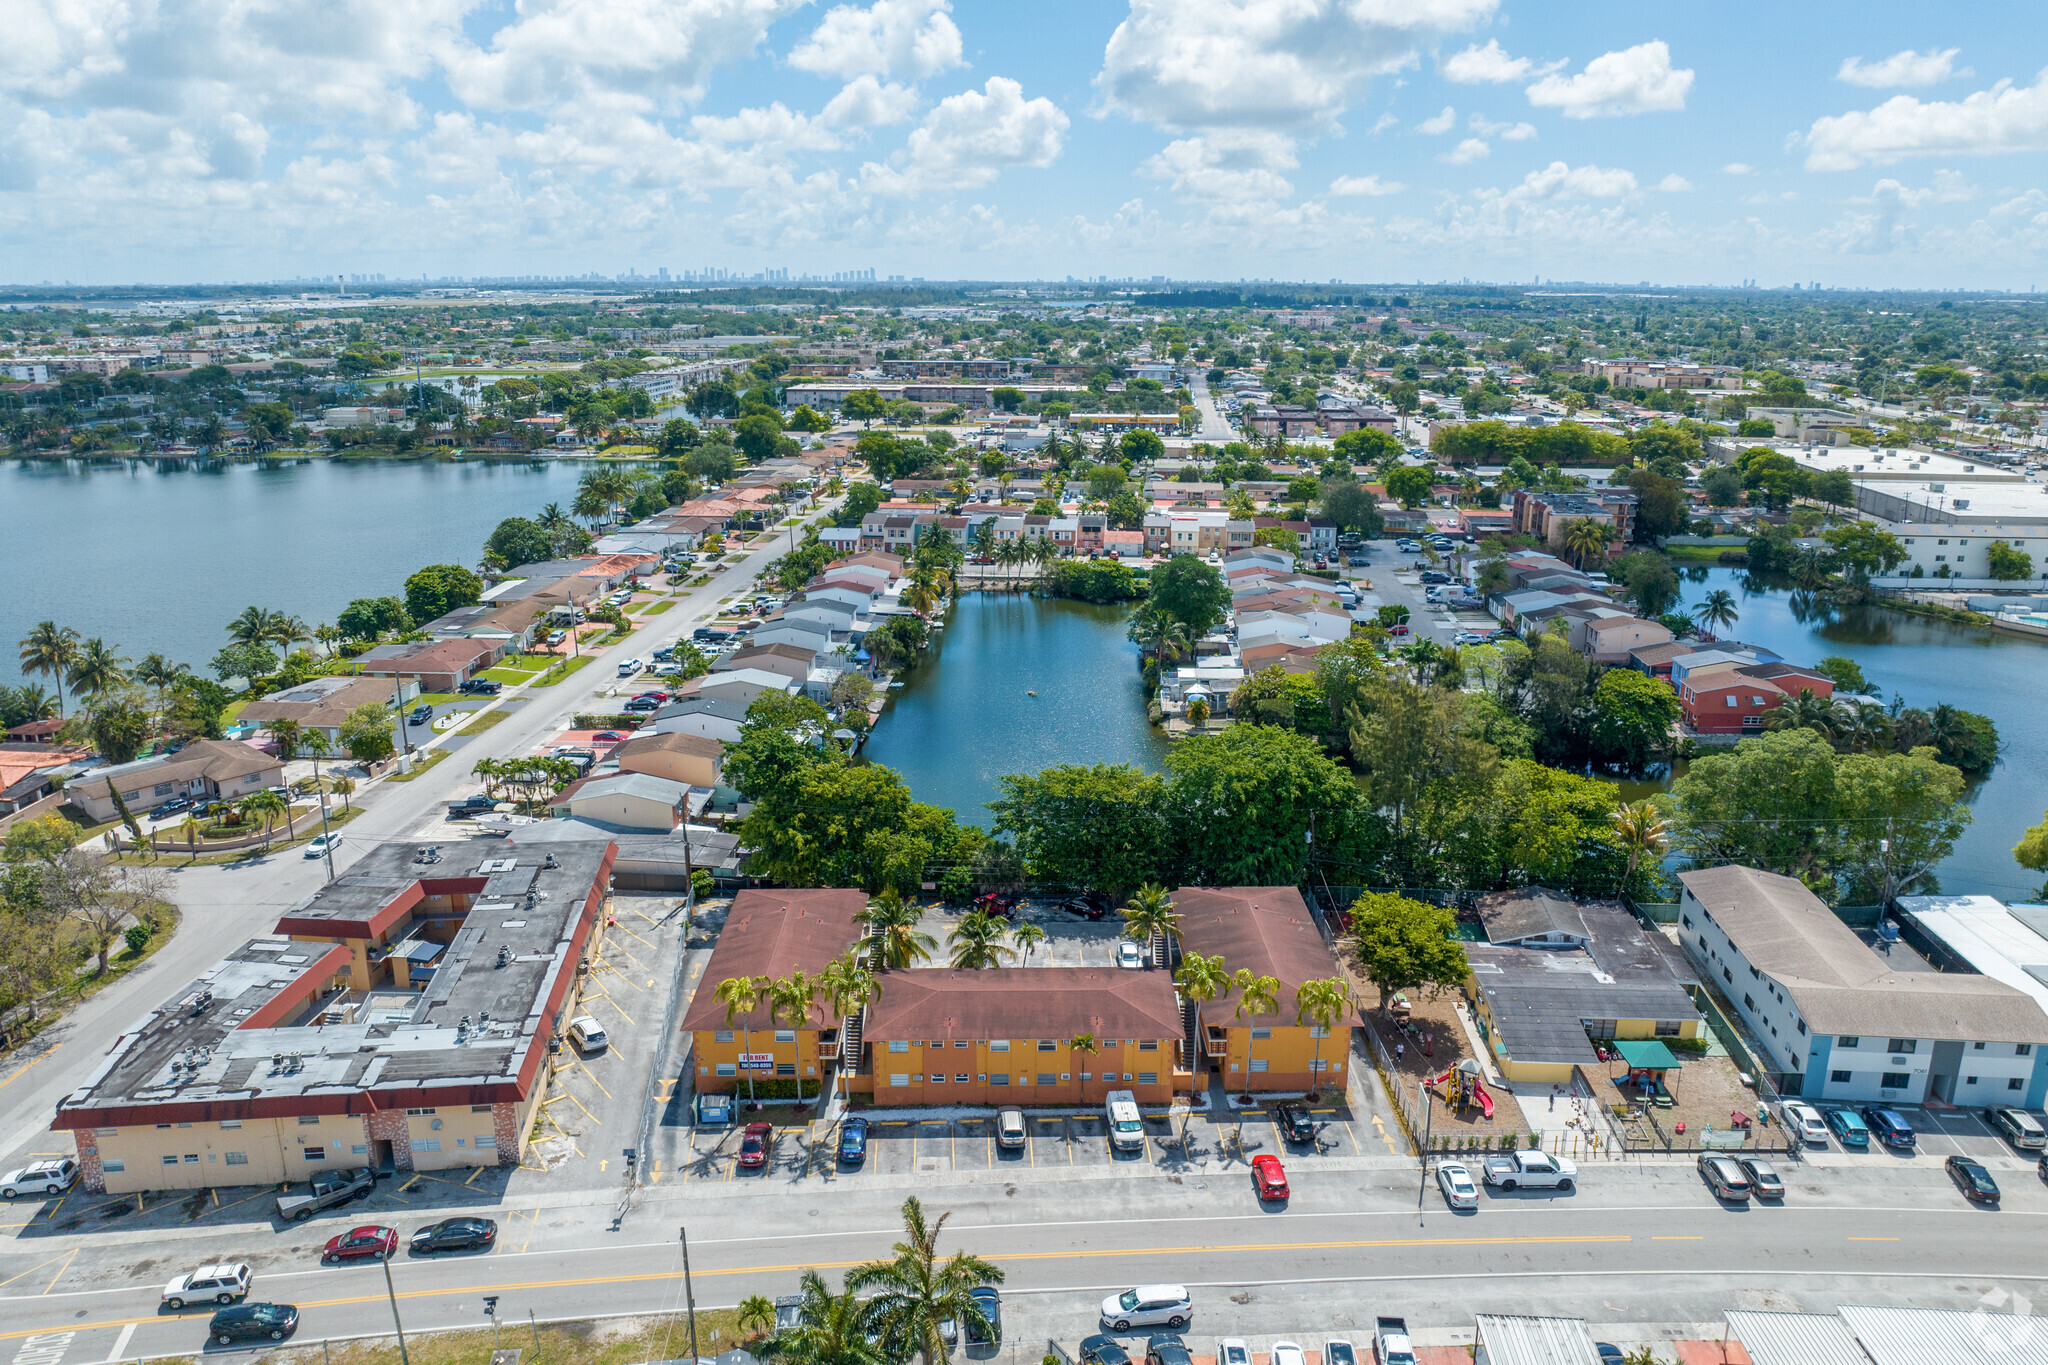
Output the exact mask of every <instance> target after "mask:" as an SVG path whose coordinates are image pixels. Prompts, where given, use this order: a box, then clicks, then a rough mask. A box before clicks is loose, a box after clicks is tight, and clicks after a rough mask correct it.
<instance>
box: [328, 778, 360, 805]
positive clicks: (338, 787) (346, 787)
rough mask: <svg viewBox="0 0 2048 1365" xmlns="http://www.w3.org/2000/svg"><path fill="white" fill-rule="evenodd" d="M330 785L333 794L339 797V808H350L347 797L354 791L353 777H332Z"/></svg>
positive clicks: (354, 781)
mask: <svg viewBox="0 0 2048 1365" xmlns="http://www.w3.org/2000/svg"><path fill="white" fill-rule="evenodd" d="M331 786H332V787H333V790H334V793H335V795H337V796H339V797H340V798H341V808H342V809H343V810H348V809H349V808H350V807H349V803H348V798H349V795H350V793H352V792H354V791H355V789H356V780H355V779H354V778H353V777H337V778H335V779H334V781H333V783H332V784H331Z"/></svg>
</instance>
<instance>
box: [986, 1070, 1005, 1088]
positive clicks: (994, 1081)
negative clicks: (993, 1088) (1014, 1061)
mask: <svg viewBox="0 0 2048 1365" xmlns="http://www.w3.org/2000/svg"><path fill="white" fill-rule="evenodd" d="M988 1083H989V1084H990V1085H1008V1084H1009V1083H1010V1077H1009V1074H1008V1073H1007V1072H1002V1071H991V1072H989V1074H988Z"/></svg>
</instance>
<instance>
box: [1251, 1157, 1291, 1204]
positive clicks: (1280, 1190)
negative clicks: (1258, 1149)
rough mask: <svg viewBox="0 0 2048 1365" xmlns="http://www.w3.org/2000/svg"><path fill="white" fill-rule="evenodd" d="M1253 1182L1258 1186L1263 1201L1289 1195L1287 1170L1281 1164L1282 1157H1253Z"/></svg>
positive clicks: (1283, 1197)
mask: <svg viewBox="0 0 2048 1365" xmlns="http://www.w3.org/2000/svg"><path fill="white" fill-rule="evenodd" d="M1252 1184H1253V1186H1254V1187H1255V1188H1257V1190H1258V1192H1259V1199H1260V1201H1261V1202H1265V1201H1269V1200H1274V1199H1285V1198H1286V1197H1287V1172H1286V1170H1285V1169H1284V1168H1283V1167H1282V1166H1281V1165H1280V1158H1279V1157H1277V1156H1271V1155H1261V1156H1255V1157H1253V1158H1252Z"/></svg>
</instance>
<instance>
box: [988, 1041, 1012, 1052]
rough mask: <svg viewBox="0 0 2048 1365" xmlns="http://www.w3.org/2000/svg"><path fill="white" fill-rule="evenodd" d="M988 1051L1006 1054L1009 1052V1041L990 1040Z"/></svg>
mask: <svg viewBox="0 0 2048 1365" xmlns="http://www.w3.org/2000/svg"><path fill="white" fill-rule="evenodd" d="M988 1050H989V1051H990V1052H1008V1051H1009V1050H1010V1040H1009V1039H1008V1038H991V1039H989V1040H988Z"/></svg>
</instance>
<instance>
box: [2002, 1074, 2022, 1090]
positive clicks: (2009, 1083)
mask: <svg viewBox="0 0 2048 1365" xmlns="http://www.w3.org/2000/svg"><path fill="white" fill-rule="evenodd" d="M2024 1084H2026V1082H2025V1081H2023V1080H2022V1079H2021V1078H2020V1077H2018V1076H2009V1077H2007V1078H2006V1082H2005V1088H2006V1089H2007V1090H2018V1089H2019V1088H2020V1087H2021V1086H2022V1085H2024Z"/></svg>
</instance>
